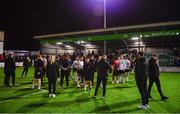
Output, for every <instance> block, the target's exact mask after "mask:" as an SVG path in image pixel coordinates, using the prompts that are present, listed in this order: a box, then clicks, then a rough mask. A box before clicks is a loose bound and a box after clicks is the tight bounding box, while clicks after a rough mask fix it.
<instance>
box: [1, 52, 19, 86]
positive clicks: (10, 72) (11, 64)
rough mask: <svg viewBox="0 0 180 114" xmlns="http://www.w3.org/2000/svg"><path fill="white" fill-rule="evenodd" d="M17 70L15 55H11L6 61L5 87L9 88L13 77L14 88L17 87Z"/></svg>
mask: <svg viewBox="0 0 180 114" xmlns="http://www.w3.org/2000/svg"><path fill="white" fill-rule="evenodd" d="M15 70H16V63H15V60H14V56H13V54H9V55H8V58H7V59H6V60H5V66H4V73H5V78H4V86H5V87H9V79H10V77H12V86H13V87H15Z"/></svg>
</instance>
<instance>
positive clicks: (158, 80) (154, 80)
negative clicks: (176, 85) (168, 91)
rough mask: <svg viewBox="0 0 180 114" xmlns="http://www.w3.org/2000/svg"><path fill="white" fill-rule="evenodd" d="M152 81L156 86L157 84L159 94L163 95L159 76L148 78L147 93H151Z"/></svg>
mask: <svg viewBox="0 0 180 114" xmlns="http://www.w3.org/2000/svg"><path fill="white" fill-rule="evenodd" d="M154 82H155V83H156V86H157V89H158V92H159V94H160V96H161V97H163V96H164V95H163V93H162V90H161V83H160V79H159V77H156V78H150V79H149V86H148V92H149V95H150V93H151V88H152V86H153V83H154Z"/></svg>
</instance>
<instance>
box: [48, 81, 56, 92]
mask: <svg viewBox="0 0 180 114" xmlns="http://www.w3.org/2000/svg"><path fill="white" fill-rule="evenodd" d="M52 89H53V91H51V90H52ZM48 90H49V94H55V93H56V79H53V78H48Z"/></svg>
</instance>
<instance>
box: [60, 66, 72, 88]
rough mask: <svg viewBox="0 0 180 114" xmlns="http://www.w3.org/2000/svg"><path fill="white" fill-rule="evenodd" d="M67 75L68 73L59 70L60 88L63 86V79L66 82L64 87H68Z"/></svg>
mask: <svg viewBox="0 0 180 114" xmlns="http://www.w3.org/2000/svg"><path fill="white" fill-rule="evenodd" d="M69 74H70V72H69V71H65V70H61V80H60V86H61V87H62V86H63V81H64V77H65V80H66V86H67V87H68V86H69Z"/></svg>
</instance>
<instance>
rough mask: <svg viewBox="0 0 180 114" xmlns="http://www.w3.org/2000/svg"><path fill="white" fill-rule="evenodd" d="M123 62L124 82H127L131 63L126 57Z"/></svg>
mask: <svg viewBox="0 0 180 114" xmlns="http://www.w3.org/2000/svg"><path fill="white" fill-rule="evenodd" d="M125 61H126V69H125V81H128V78H129V71H130V67H131V62H130V60H129V59H128V57H127V56H126V57H125Z"/></svg>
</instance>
